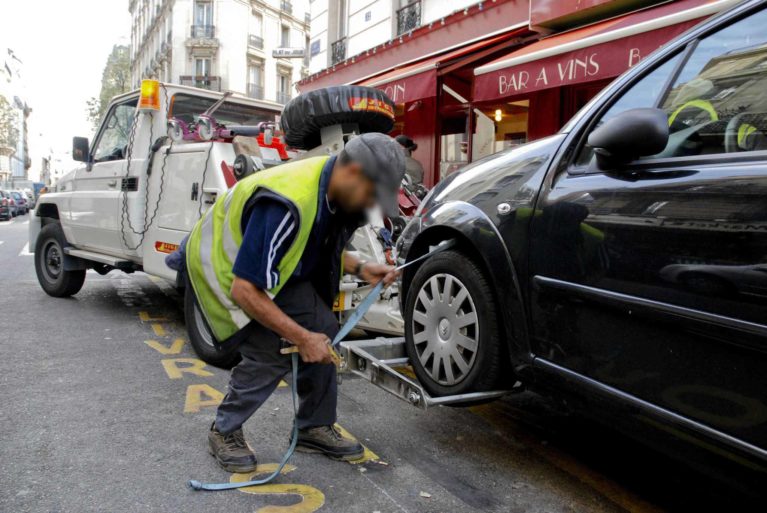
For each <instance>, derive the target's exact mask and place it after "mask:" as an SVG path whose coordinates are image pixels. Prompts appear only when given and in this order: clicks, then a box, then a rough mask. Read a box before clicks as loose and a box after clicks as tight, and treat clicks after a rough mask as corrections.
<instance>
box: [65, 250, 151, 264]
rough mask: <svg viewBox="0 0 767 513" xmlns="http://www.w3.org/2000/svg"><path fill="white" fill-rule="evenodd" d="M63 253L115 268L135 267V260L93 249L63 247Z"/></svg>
mask: <svg viewBox="0 0 767 513" xmlns="http://www.w3.org/2000/svg"><path fill="white" fill-rule="evenodd" d="M64 253H66V254H67V255H69V256H73V257H77V258H82V259H83V260H89V261H91V262H97V263H99V264H104V265H110V266H112V267H114V268H116V269H136V268H137V265H136V263H135V262H131V261H130V260H125V259H122V258H118V257H114V256H111V255H105V254H103V253H96V252H94V251H88V250H85V249H75V248H64Z"/></svg>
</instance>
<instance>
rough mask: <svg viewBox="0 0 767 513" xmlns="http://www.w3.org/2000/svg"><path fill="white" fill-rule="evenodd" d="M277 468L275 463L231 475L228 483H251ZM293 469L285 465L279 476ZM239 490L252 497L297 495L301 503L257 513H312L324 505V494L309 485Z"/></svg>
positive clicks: (270, 508)
mask: <svg viewBox="0 0 767 513" xmlns="http://www.w3.org/2000/svg"><path fill="white" fill-rule="evenodd" d="M278 466H279V465H277V464H276V463H267V464H262V465H259V466H258V467H257V468H256V470H255V472H251V473H249V474H232V477H231V478H229V482H231V483H244V482H246V481H252V480H253V479H254V478H256V477H258V476H263V477H266V476H267V475H269V474H271V473H272V472H274V471H275V470H277V467H278ZM295 469H296V467H294V466H293V465H285V467H284V468H283V469H282V472H280V474H287V473H289V472H293V471H294V470H295ZM239 490H240V491H241V492H245V493H250V494H253V495H298V496H300V497H301V502H298V503H296V504H291V505H289V506H264V507H263V508H259V509H258V510H256V512H257V513H312V512H313V511H317V510H318V509H320V508H321V507H322V506H323V504H325V494H323V493H322V492H321V491H319V490H318V489H316V488H314V487H313V486H309V485H302V484H288V483H285V484H282V483H269V484H265V485H260V486H248V487H245V488H239Z"/></svg>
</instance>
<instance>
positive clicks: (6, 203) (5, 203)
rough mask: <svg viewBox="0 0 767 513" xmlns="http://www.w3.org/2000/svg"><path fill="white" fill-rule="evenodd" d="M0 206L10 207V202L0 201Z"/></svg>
mask: <svg viewBox="0 0 767 513" xmlns="http://www.w3.org/2000/svg"><path fill="white" fill-rule="evenodd" d="M0 205H3V206H6V205H8V200H7V199H5V198H3V201H0Z"/></svg>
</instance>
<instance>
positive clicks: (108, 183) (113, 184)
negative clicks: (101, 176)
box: [107, 180, 117, 187]
mask: <svg viewBox="0 0 767 513" xmlns="http://www.w3.org/2000/svg"><path fill="white" fill-rule="evenodd" d="M107 185H108V186H109V187H117V180H109V181H108V182H107Z"/></svg>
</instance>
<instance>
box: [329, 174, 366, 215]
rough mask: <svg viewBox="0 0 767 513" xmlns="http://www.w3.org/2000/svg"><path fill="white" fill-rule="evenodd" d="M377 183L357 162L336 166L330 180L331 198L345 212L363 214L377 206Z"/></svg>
mask: <svg viewBox="0 0 767 513" xmlns="http://www.w3.org/2000/svg"><path fill="white" fill-rule="evenodd" d="M375 192H376V191H375V183H373V181H372V180H371V179H369V178H368V177H367V176H365V174H364V173H363V172H362V168H361V167H360V165H359V164H357V163H356V162H350V163H348V164H346V165H340V164H338V163H337V164H336V168H335V169H334V170H333V176H332V177H331V179H330V187H329V191H328V193H329V196H330V199H331V200H332V201H333V202H335V203H337V204H338V205H339V206H340V207H341V209H342V210H344V211H345V212H350V213H353V212H362V211H364V210H366V209H368V208H371V207H372V206H374V205H375V199H376V195H375Z"/></svg>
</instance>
